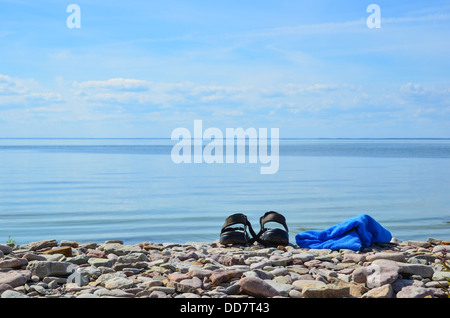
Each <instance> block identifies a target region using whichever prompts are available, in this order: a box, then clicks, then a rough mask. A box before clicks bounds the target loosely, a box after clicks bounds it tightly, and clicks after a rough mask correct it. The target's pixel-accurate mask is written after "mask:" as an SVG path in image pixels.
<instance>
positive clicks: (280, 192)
mask: <svg viewBox="0 0 450 318" xmlns="http://www.w3.org/2000/svg"><path fill="white" fill-rule="evenodd" d="M174 144H175V142H174V141H172V140H171V139H152V138H139V139H0V242H6V241H10V242H16V244H25V243H28V242H32V241H38V240H44V239H55V240H58V241H60V240H74V241H78V242H97V243H103V242H104V241H106V240H122V241H124V243H125V244H136V243H140V242H154V243H162V242H171V243H186V242H212V241H215V240H217V239H218V238H219V235H220V231H221V228H222V225H223V224H224V221H225V219H226V218H227V217H228V216H229V215H231V214H234V213H243V214H246V215H247V217H248V219H249V221H250V222H251V224H252V227H253V229H254V230H255V231H259V229H260V217H261V216H262V215H264V213H265V212H267V211H276V212H279V213H281V214H282V215H284V216H285V218H286V221H287V226H288V228H289V237H290V241H291V243H295V235H296V234H298V233H300V232H302V231H305V230H324V229H326V228H328V227H330V226H333V225H335V224H338V223H340V222H343V221H345V220H346V219H348V218H351V217H354V216H356V215H358V214H362V213H364V214H368V215H370V216H371V217H373V218H374V219H375V220H376V221H377V222H378V223H380V224H381V225H382V226H384V227H385V228H386V229H387V230H389V231H390V232H391V234H392V236H393V237H395V238H397V239H399V240H402V241H408V240H420V241H424V240H427V239H428V238H430V237H432V238H437V239H443V240H450V139H395V138H393V139H389V138H387V139H294V138H292V139H290V138H285V139H280V142H279V170H278V172H277V173H275V174H261V172H260V167H261V164H260V163H256V164H254V163H248V162H246V163H240V164H238V163H235V164H221V163H190V164H189V163H180V164H176V163H174V161H173V160H172V156H171V151H172V149H173V146H174ZM271 226H277V225H276V224H272V225H271V224H267V225H266V227H271Z"/></svg>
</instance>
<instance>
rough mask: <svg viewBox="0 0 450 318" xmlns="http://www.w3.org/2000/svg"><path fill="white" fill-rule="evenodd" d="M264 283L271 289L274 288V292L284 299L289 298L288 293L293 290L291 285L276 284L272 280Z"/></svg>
mask: <svg viewBox="0 0 450 318" xmlns="http://www.w3.org/2000/svg"><path fill="white" fill-rule="evenodd" d="M266 282H267V283H268V284H269V285H270V286H272V287H273V288H275V290H276V291H277V292H278V293H279V294H280V295H281V296H284V297H288V296H289V292H290V291H291V290H292V289H294V286H292V285H291V284H282V283H277V282H276V281H273V280H266Z"/></svg>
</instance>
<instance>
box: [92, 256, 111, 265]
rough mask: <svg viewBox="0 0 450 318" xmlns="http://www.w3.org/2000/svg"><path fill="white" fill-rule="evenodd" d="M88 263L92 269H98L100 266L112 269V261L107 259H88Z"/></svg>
mask: <svg viewBox="0 0 450 318" xmlns="http://www.w3.org/2000/svg"><path fill="white" fill-rule="evenodd" d="M88 263H89V264H90V265H91V266H94V267H100V266H104V267H112V266H113V261H112V260H110V259H107V258H95V257H93V258H90V259H89V260H88Z"/></svg>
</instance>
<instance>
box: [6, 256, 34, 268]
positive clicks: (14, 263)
mask: <svg viewBox="0 0 450 318" xmlns="http://www.w3.org/2000/svg"><path fill="white" fill-rule="evenodd" d="M27 264H28V261H27V260H26V259H24V258H11V259H5V260H3V261H0V268H16V267H22V266H25V265H27Z"/></svg>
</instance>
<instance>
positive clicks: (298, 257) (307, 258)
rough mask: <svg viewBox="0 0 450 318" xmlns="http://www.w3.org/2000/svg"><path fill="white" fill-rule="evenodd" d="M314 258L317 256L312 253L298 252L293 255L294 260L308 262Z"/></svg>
mask: <svg viewBox="0 0 450 318" xmlns="http://www.w3.org/2000/svg"><path fill="white" fill-rule="evenodd" d="M314 258H315V256H314V255H313V254H310V253H298V254H294V255H292V259H293V260H297V261H301V262H303V263H304V262H307V261H311V260H313V259H314Z"/></svg>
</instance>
